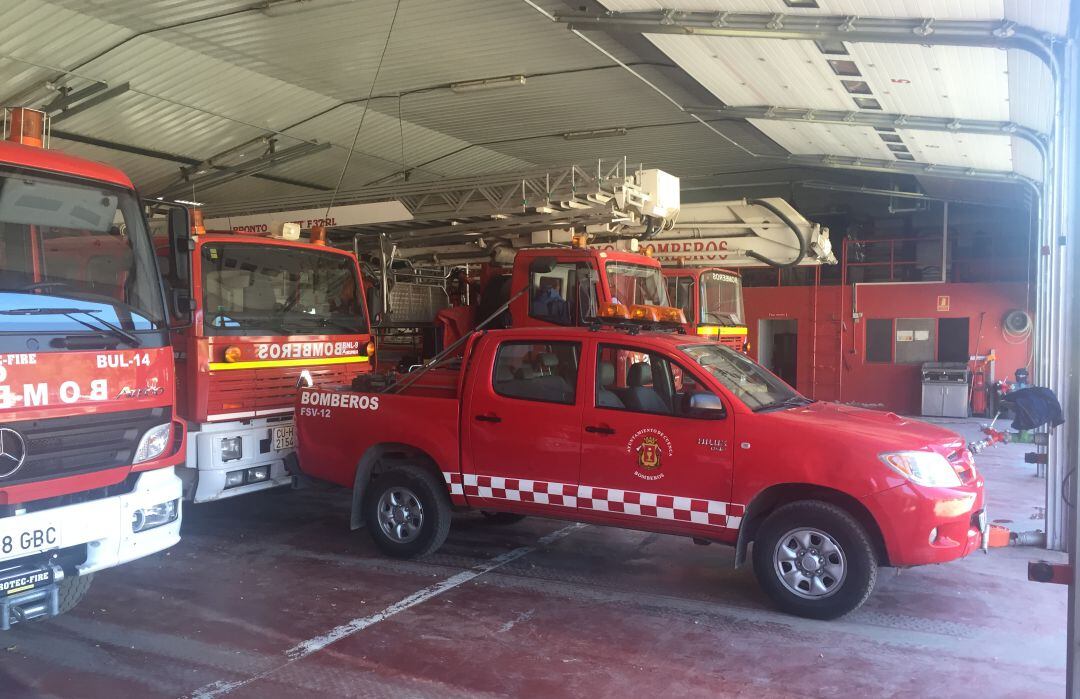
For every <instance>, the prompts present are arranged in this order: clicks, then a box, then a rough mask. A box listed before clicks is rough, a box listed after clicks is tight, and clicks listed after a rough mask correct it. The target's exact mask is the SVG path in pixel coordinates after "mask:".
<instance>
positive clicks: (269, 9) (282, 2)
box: [262, 0, 356, 17]
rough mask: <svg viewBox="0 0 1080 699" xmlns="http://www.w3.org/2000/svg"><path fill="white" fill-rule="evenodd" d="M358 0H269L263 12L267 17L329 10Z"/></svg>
mask: <svg viewBox="0 0 1080 699" xmlns="http://www.w3.org/2000/svg"><path fill="white" fill-rule="evenodd" d="M355 1H356V0H268V2H267V3H266V7H264V8H263V10H262V12H263V14H264V15H266V16H267V17H287V16H289V15H295V14H299V13H301V12H310V11H314V10H328V9H330V8H331V7H342V6H344V5H351V4H353V3H354V2H355Z"/></svg>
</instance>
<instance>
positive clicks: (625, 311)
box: [597, 302, 686, 325]
mask: <svg viewBox="0 0 1080 699" xmlns="http://www.w3.org/2000/svg"><path fill="white" fill-rule="evenodd" d="M597 315H598V317H599V318H600V319H601V320H608V321H613V320H629V321H637V322H639V323H670V324H674V325H683V324H685V323H686V316H685V315H683V312H682V309H679V308H673V307H671V306H641V305H636V304H635V305H633V306H630V307H627V306H625V305H623V304H621V303H615V302H612V303H605V304H604V305H603V306H601V307H600V312H599V313H598V314H597Z"/></svg>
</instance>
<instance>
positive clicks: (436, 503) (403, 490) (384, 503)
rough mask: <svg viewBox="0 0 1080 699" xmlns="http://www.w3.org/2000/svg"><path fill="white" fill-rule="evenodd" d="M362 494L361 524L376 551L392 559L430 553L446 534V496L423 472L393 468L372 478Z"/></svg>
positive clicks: (406, 467) (448, 515) (425, 472)
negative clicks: (369, 534) (364, 526)
mask: <svg viewBox="0 0 1080 699" xmlns="http://www.w3.org/2000/svg"><path fill="white" fill-rule="evenodd" d="M366 491H367V492H366V493H364V523H365V524H366V525H367V530H368V531H369V532H371V538H372V539H373V540H374V541H375V545H376V546H377V547H378V548H379V550H380V551H382V552H383V553H385V554H386V555H387V556H392V557H393V558H419V557H421V556H427V555H429V554H432V553H434V552H435V551H436V550H438V548H439V547H440V546H442V545H443V542H444V541H446V535H447V534H449V533H450V518H451V512H450V497H449V496H448V495H447V494H446V488H445V487H444V486H443V484H442V483H441V482H440V481H439V480H437V479H436V478H435V476H433V475H432V474H431V473H430V472H429V471H427V470H426V469H423V468H420V467H418V466H408V465H406V466H397V467H395V468H394V469H393V470H392V471H386V472H384V473H380V474H378V475H376V476H375V477H374V478H373V479H372V480H371V482H370V483H369V484H368V487H367V488H366Z"/></svg>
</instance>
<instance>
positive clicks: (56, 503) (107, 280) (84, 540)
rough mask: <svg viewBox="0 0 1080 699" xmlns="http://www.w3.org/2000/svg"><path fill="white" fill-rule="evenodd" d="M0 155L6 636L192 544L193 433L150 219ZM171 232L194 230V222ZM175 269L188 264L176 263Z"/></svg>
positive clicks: (60, 172) (18, 121)
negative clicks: (182, 476) (132, 567)
mask: <svg viewBox="0 0 1080 699" xmlns="http://www.w3.org/2000/svg"><path fill="white" fill-rule="evenodd" d="M5 116H6V119H5V126H6V137H7V140H5V141H3V142H0V630H7V629H8V628H10V627H11V625H12V624H16V623H22V622H25V621H30V620H33V619H38V618H43V617H50V616H55V615H57V614H60V613H62V612H65V611H67V610H69V609H71V608H72V607H74V606H75V604H76V603H77V602H78V601H79V600H80V599H82V597H83V596H84V595H85V594H86V592H87V590H88V589H89V587H90V582H91V581H92V579H93V576H94V574H95V573H97V572H98V571H101V570H104V569H106V568H110V567H112V566H116V565H120V564H122V563H126V562H128V561H131V560H134V559H136V558H141V557H143V556H148V555H151V554H153V553H156V552H158V551H161V550H163V549H166V548H168V547H170V546H172V545H173V544H175V543H177V541H179V539H180V497H181V484H180V480H179V478H177V477H176V475H175V473H174V469H173V466H174V465H176V464H177V463H178V462H179V461H180V460H181V459H182V457H183V447H184V440H185V432H184V423H183V421H181V420H178V419H177V417H176V415H175V413H174V407H175V394H174V369H173V357H172V349H171V348H170V346H169V325H168V318H167V315H166V308H165V303H164V296H163V289H162V285H161V281H160V277H159V274H158V269H157V266H156V265H155V260H154V251H153V247H152V243H151V238H150V235H149V231H148V228H147V224H146V220H145V218H144V216H143V213H142V211H141V209H140V206H139V200H138V198H137V196H136V194H135V191H134V189H133V188H132V185H131V182H130V181H129V180H128V178H127V177H126V176H125V175H124V174H123V173H121V172H120V171H119V170H116V169H113V168H111V167H106V166H104V165H99V164H97V163H92V162H88V161H85V160H81V159H78V158H73V157H69V156H65V155H63V154H60V153H57V152H54V151H50V150H47V149H46V148H45V147H46V146H47V145H48V144H47V139H48V131H47V126H46V124H45V121H44V118H45V115H44V114H42V113H40V112H34V111H32V110H22V109H15V110H10V111H9V112H7V113H6V114H5ZM171 222H172V226H171V230H176V229H180V230H186V228H187V225H188V223H187V219H186V215H185V212H183V211H182V210H176V211H174V213H173V214H172V216H171ZM176 259H177V269H183V264H184V260H186V257H185V256H184V255H182V254H180V255H177V256H176Z"/></svg>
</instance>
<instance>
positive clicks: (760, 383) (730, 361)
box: [679, 343, 813, 412]
mask: <svg viewBox="0 0 1080 699" xmlns="http://www.w3.org/2000/svg"><path fill="white" fill-rule="evenodd" d="M679 350H681V351H682V353H683V354H685V355H686V356H688V357H690V358H691V359H692V360H694V361H695V362H697V363H698V364H699V365H700V366H701V367H702V368H704V369H705V370H706V371H707V372H709V373H710V374H712V375H713V376H715V377H716V378H717V380H719V381H720V383H722V384H723V385H724V387H725V388H727V389H728V390H729V391H731V392H732V393H733V394H735V397H736V398H738V399H739V400H741V401H742V402H743V403H745V404H746V406H747V407H749V408H750V409H751V410H753V411H754V412H759V411H762V410H773V409H782V408H795V407H798V406H800V405H806V404H807V403H812V402H813V401H811V400H810V399H809V398H805V397H803V396H802V395H801V394H799V392H798V391H796V390H795V389H793V388H792V387H791V386H788V385H787V384H786V383H784V382H783V381H781V380H780V379H778V378H776V377H775V376H773V375H772V374H770V373H769V372H768V371H766V370H765V369H764V368H763V367H762V366H761V365H759V364H757V363H756V362H754V361H753V360H751V359H749V358H748V357H746V356H745V355H743V354H742V353H740V352H736V351H734V350H732V349H729V348H727V347H724V346H723V345H717V344H712V343H710V344H707V345H706V344H702V345H683V346H682V347H680V348H679Z"/></svg>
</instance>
